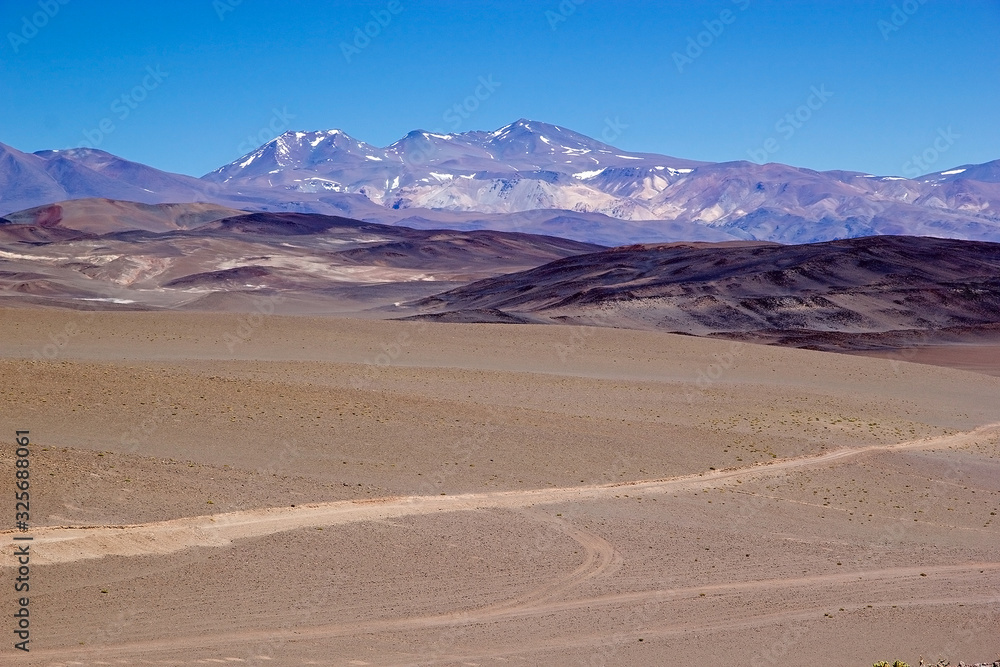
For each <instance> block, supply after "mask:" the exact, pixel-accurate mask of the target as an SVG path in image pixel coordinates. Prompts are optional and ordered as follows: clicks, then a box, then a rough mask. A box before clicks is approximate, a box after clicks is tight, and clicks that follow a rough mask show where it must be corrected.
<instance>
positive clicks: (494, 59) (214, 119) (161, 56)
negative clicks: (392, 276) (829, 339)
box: [0, 0, 1000, 176]
mask: <svg viewBox="0 0 1000 667" xmlns="http://www.w3.org/2000/svg"><path fill="white" fill-rule="evenodd" d="M576 1H577V2H580V4H576V3H575V2H574V1H573V0H563V2H562V3H561V5H560V1H559V0H535V1H518V0H507V1H504V2H499V1H492V0H487V1H477V2H471V1H463V2H457V1H441V2H420V1H417V0H396V2H388V1H386V2H382V1H376V2H352V1H339V2H335V3H334V2H319V1H312V0H299V1H296V0H286V1H283V2H271V1H266V0H242V2H239V1H238V0H216V1H215V2H213V0H174V1H172V2H136V1H135V0H129V1H128V2H125V1H118V0H111V1H106V2H100V3H97V2H86V1H85V0H62V2H65V3H66V4H62V3H61V2H60V0H41V1H39V0H4V1H3V2H2V3H0V35H2V39H0V91H2V93H3V94H2V96H0V142H3V143H6V144H9V145H11V146H13V147H15V148H18V149H20V150H24V151H36V150H40V149H46V148H66V147H72V146H77V145H80V144H81V142H83V141H85V139H86V137H87V136H88V134H89V137H90V138H91V139H97V141H95V142H94V143H96V144H97V145H98V146H99V147H100V148H102V149H104V150H107V151H110V152H112V153H115V154H117V155H121V156H122V157H125V158H128V159H132V160H137V161H140V162H144V163H147V164H150V165H152V166H155V167H159V168H161V169H167V170H170V171H177V172H181V173H187V174H192V175H198V176H200V175H202V174H204V173H206V172H208V171H210V170H212V169H215V168H216V167H218V166H220V165H222V164H224V163H227V162H230V161H232V160H234V159H236V158H237V157H239V155H240V154H241V153H243V152H246V150H247V148H248V146H249V143H248V142H249V137H250V136H255V137H259V138H261V139H264V140H266V139H269V138H270V137H271V136H273V134H274V132H273V130H283V129H303V130H315V129H330V128H340V129H343V130H344V131H346V132H347V133H348V134H350V135H352V136H354V137H356V138H358V139H361V140H364V141H367V142H369V143H372V144H375V145H379V146H384V145H387V144H389V143H391V142H392V141H394V140H396V139H398V138H399V137H401V136H402V135H403V134H405V133H406V132H407V131H409V130H411V129H417V128H421V129H427V130H446V131H451V130H453V129H457V130H458V131H465V130H470V129H495V128H497V127H500V126H502V125H504V124H506V123H509V122H511V121H513V120H516V119H517V118H520V117H527V118H531V119H535V120H543V121H547V122H550V123H554V124H558V125H562V126H565V127H568V128H571V129H574V130H577V131H580V132H583V133H585V134H588V135H591V136H594V137H600V136H601V135H602V133H604V134H605V136H606V137H614V141H613V143H615V144H616V145H618V146H620V147H622V148H625V149H627V150H635V151H651V152H659V153H666V154H668V155H674V156H678V157H685V158H692V159H701V160H711V161H723V160H738V159H749V158H750V157H751V154H750V153H748V151H757V154H758V155H760V154H761V153H760V151H761V150H762V149H763V147H764V146H765V142H766V140H767V139H768V138H772V139H773V140H774V141H773V142H772V143H770V144H769V146H770V147H771V148H772V149H774V150H773V151H772V152H771V153H769V154H767V155H766V157H767V160H768V161H776V162H785V163H788V164H793V165H797V166H805V167H811V168H814V169H853V170H858V171H867V172H873V173H878V174H900V173H902V171H903V166H904V165H905V164H906V163H907V161H908V160H909V159H910V157H911V156H912V155H914V154H919V153H921V152H923V151H924V150H925V149H928V148H929V147H932V146H933V145H934V141H935V139H936V137H938V133H939V132H940V131H945V132H947V131H948V128H949V127H950V128H951V134H952V138H951V139H950V140H949V142H948V144H947V150H946V151H944V152H943V153H941V154H940V156H939V157H938V159H937V161H936V162H935V163H934V164H931V165H928V166H929V167H930V169H928V171H931V170H939V169H944V168H946V167H949V166H953V165H957V164H962V163H967V162H985V161H988V160H993V159H997V158H1000V123H998V122H997V121H998V113H997V112H998V109H1000V0H990V1H987V0H961V2H958V1H950V0H925V2H920V0H905V1H903V0H885V1H881V0H873V1H870V2H860V1H853V0H830V1H828V2H817V1H809V0H801V1H787V2H768V1H765V0H715V1H712V2H651V1H650V2H630V1H627V0H614V1H610V0H585V1H582V2H581V0H576ZM894 5H895V7H896V8H897V9H898V11H897V12H896V15H895V17H894V16H893V12H894ZM46 7H47V8H48V13H49V14H53V15H52V16H51V17H49V16H46V15H45V14H44V10H45V8H46ZM560 7H562V9H560ZM56 8H57V9H56ZM391 9H397V10H399V11H398V12H397V13H392V11H390V10H391ZM223 10H226V11H223ZM228 10H231V11H228ZM570 10H572V11H570ZM372 11H375V12H376V15H378V16H380V17H381V18H382V20H383V22H385V23H387V25H385V26H381V25H377V24H372V25H370V26H369V30H370V32H373V33H375V32H377V34H376V36H375V37H373V38H371V39H370V43H367V44H366V43H365V41H364V40H363V39H361V40H358V42H357V44H358V45H360V46H361V47H363V48H360V49H358V50H357V51H356V52H354V51H352V52H350V53H348V54H347V55H346V56H345V54H344V48H343V44H345V43H346V44H351V43H352V42H354V40H355V37H356V32H355V28H361V29H364V27H365V25H366V23H370V22H372V21H374V20H375V19H374V18H373V15H372V14H371V12H372ZM725 11H728V12H730V13H728V14H723V12H725ZM220 15H221V17H222V18H221V19H220ZM562 19H565V20H562ZM894 19H895V21H894ZM26 21H27V23H26ZM706 21H707V22H708V27H706V25H705V23H704V22H706ZM880 21H882V23H881V24H880ZM37 24H41V27H40V28H37V29H35V28H36V25H37ZM376 27H377V30H376ZM710 29H714V30H715V32H717V33H718V34H711V32H710ZM699 33H702V34H700V35H699ZM12 34H13V35H14V37H12V36H11V35H12ZM689 38H690V39H691V40H695V41H698V40H699V38H700V41H701V42H702V44H703V45H704V46H701V47H691V48H690V51H689V52H688V53H685V51H687V50H688V49H689V46H690V42H689V41H688V40H689ZM355 48H356V47H355ZM698 48H700V49H701V52H700V53H699V52H698ZM675 54H681V55H683V56H684V58H688V57H689V56H693V57H691V58H690V61H687V60H683V61H681V62H680V63H679V64H678V58H677V56H676V55H675ZM679 65H680V66H679ZM147 68H151V69H147ZM157 70H158V71H159V73H160V74H159V75H158V76H155V77H154V76H153V75H151V74H150V72H151V71H152V72H156V71H157ZM480 77H483V78H484V79H487V80H489V79H490V77H492V81H493V82H494V84H498V85H495V87H494V86H493V85H491V86H490V87H491V88H493V90H489V89H487V88H486V87H481V84H480V83H479V80H480ZM824 86H825V91H826V92H828V93H832V95H830V96H829V97H828V98H827V99H821V98H820V97H816V96H814V97H812V98H811V99H810V94H811V92H810V91H811V89H812V88H813V87H816V89H818V90H824V89H823V87H824ZM137 87H138V88H137ZM477 88H478V92H479V94H480V97H482V98H484V99H482V100H478V99H475V98H474V97H473V98H471V99H470V96H474V95H475V94H476V93H477ZM123 95H125V96H126V98H125V100H124V101H123V100H122V96H123ZM822 97H824V98H826V97H827V95H826V94H825V93H824V95H823V96H822ZM808 102H812V105H813V106H814V107H816V108H814V109H808V108H807V109H805V110H801V109H800V110H799V119H798V120H795V121H794V122H788V121H785V122H783V123H782V119H783V117H785V115H786V114H788V113H795V112H796V109H797V108H798V107H800V105H803V104H806V103H808ZM456 104H458V105H460V109H461V113H458V112H456V111H454V106H455V105H456ZM473 107H475V108H473ZM449 109H451V110H452V111H451V112H450V113H449ZM275 111H277V112H279V113H278V114H277V117H276V115H275ZM284 113H287V114H290V115H291V116H294V118H291V119H287V123H286V122H285V119H283V118H280V116H281V115H282V114H284ZM126 114H127V115H126ZM463 116H467V117H463ZM802 118H807V119H806V120H804V121H802V120H801V119H802ZM105 119H106V122H105V124H104V130H108V129H110V128H111V126H113V129H112V130H111V131H109V132H105V131H103V130H102V129H101V122H102V121H105ZM616 119H617V122H618V123H619V124H621V125H624V126H626V127H619V128H618V129H615V130H610V129H608V130H606V128H607V123H608V120H610V121H611V122H612V123H614V122H615V121H616ZM286 124H287V128H286V127H285V125H286ZM955 135H957V136H955ZM254 143H257V142H256V140H255V141H254ZM938 143H939V147H941V146H943V145H944V142H940V141H939V142H938Z"/></svg>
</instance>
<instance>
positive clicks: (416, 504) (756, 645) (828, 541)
mask: <svg viewBox="0 0 1000 667" xmlns="http://www.w3.org/2000/svg"><path fill="white" fill-rule="evenodd" d="M0 345H2V353H0V440H2V442H3V448H2V452H3V454H2V457H0V470H4V471H7V472H5V473H4V474H3V475H0V490H2V491H3V496H4V497H6V498H8V499H11V501H10V503H9V504H10V508H9V511H11V512H13V483H14V478H13V470H14V467H13V458H14V454H13V452H14V448H13V444H14V443H13V440H14V433H15V431H16V430H29V431H30V434H31V441H32V443H33V445H32V454H31V473H32V477H31V479H32V486H31V490H32V507H31V517H32V520H31V530H30V535H31V536H32V537H33V541H32V543H31V553H32V561H31V565H32V568H31V651H30V653H22V652H16V653H15V651H13V649H12V648H11V644H12V642H10V641H5V642H4V644H3V646H2V647H0V663H3V664H11V665H15V664H16V665H21V664H24V665H29V664H30V665H36V664H37V665H51V666H53V667H54V666H57V665H59V666H62V665H88V666H90V665H126V664H128V665H132V664H135V665H211V664H233V665H373V666H375V665H378V666H390V665H482V666H487V665H710V664H711V665H723V664H726V665H779V664H782V665H824V666H826V665H828V666H832V667H838V666H843V667H848V666H852V667H857V666H860V665H870V664H872V662H873V661H875V660H883V659H885V660H889V661H892V660H893V659H901V660H907V661H908V662H910V663H911V664H916V663H917V661H918V660H919V659H920V658H921V657H923V658H924V659H925V660H927V661H928V662H935V661H937V660H939V659H942V658H945V659H950V660H951V661H952V662H953V663H957V661H958V660H965V661H967V662H974V661H985V660H992V659H995V658H997V657H1000V656H998V651H1000V640H998V637H1000V549H998V547H1000V527H998V525H1000V522H998V516H997V514H998V512H1000V377H996V373H997V364H996V356H997V348H996V347H995V346H993V347H990V346H983V347H982V348H981V350H978V351H977V350H976V349H964V350H963V351H962V352H961V353H960V354H959V355H958V356H959V357H960V358H959V360H958V361H955V359H954V358H952V357H950V356H949V355H948V354H947V353H932V352H927V353H921V354H927V355H931V356H933V357H934V358H933V359H931V361H933V362H934V363H938V364H941V365H928V364H921V363H914V361H926V360H928V359H923V358H915V357H914V355H906V354H903V353H899V354H894V353H892V352H883V353H881V354H883V356H885V357H888V358H874V357H864V356H849V355H845V354H837V353H831V352H818V351H811V350H802V349H787V348H779V347H771V346H764V345H757V344H750V343H739V342H732V341H729V340H713V339H707V338H696V337H693V336H684V335H675V334H665V333H657V332H650V331H633V330H624V329H615V328H591V327H582V326H552V325H547V326H543V325H504V324H446V323H433V322H420V321H381V320H373V319H351V318H332V317H305V316H279V315H270V316H263V315H261V314H259V313H258V314H256V315H254V316H249V315H247V314H246V313H244V314H240V313H196V312H95V311H90V312H88V311H74V310H68V309H55V308H36V307H18V308H6V309H3V310H0ZM948 365H953V366H959V367H960V368H948V367H947V366H948ZM969 369H971V370H969ZM991 372H992V373H993V374H990V373H991ZM16 535H17V533H16V532H14V531H11V530H7V531H5V532H4V533H3V535H2V542H3V545H4V546H3V549H4V554H5V556H4V558H3V560H2V562H0V567H2V571H3V573H4V578H5V581H7V582H8V583H6V584H5V585H4V588H3V589H4V590H5V591H7V594H6V597H5V598H4V599H3V601H2V604H3V605H4V609H5V610H6V609H11V608H12V607H11V605H12V604H13V602H14V593H13V592H12V588H11V586H10V585H9V582H10V581H11V580H12V578H13V572H14V562H13V559H12V558H11V556H10V554H11V553H12V545H13V538H14V537H15V536H16ZM4 616H5V617H6V618H7V621H6V624H7V625H8V626H9V627H8V628H4V634H5V635H6V636H7V637H8V638H9V637H11V636H12V635H11V631H12V630H13V623H12V618H11V614H10V613H6V612H5V613H4Z"/></svg>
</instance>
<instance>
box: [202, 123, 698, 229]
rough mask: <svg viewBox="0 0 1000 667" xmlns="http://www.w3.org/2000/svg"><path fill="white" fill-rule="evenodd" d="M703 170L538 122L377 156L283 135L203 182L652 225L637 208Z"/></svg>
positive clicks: (344, 144)
mask: <svg viewBox="0 0 1000 667" xmlns="http://www.w3.org/2000/svg"><path fill="white" fill-rule="evenodd" d="M702 164H705V163H702V162H693V161H691V160H681V159H678V158H671V157H667V156H664V155H653V154H645V153H630V152H627V151H622V150H620V149H617V148H615V147H613V146H609V145H607V144H605V143H602V142H600V141H597V140H595V139H591V138H590V137H587V136H584V135H582V134H579V133H576V132H573V131H571V130H567V129H565V128H561V127H558V126H555V125H549V124H547V123H540V122H537V121H529V120H524V119H521V120H519V121H517V122H514V123H511V124H510V125H507V126H505V127H502V128H500V129H499V130H496V131H494V132H482V131H476V132H465V133H462V134H434V133H430V132H423V131H419V130H415V131H413V132H410V133H409V134H407V135H406V136H405V137H403V138H402V139H400V140H399V141H397V142H395V143H393V144H391V145H390V146H387V147H385V148H376V147H374V146H371V145H370V144H366V143H364V142H361V141H357V140H355V139H352V138H351V137H349V136H348V135H346V134H345V133H343V132H342V131H340V130H331V131H327V132H287V133H285V134H283V135H281V136H280V137H278V138H276V139H274V140H273V141H270V142H268V143H267V144H265V145H264V146H262V147H260V148H259V149H257V150H256V151H254V152H253V153H250V154H249V155H245V156H243V157H242V158H240V159H239V160H237V161H235V162H233V163H232V164H229V165H226V166H225V167H222V168H221V169H219V170H217V171H214V172H212V173H211V174H208V175H207V176H205V178H206V179H207V180H210V181H213V182H217V183H220V184H226V185H230V186H232V185H237V186H240V187H252V188H258V187H269V188H274V187H278V188H282V189H285V190H291V191H296V192H309V193H312V192H323V191H327V192H348V193H357V194H362V195H364V196H366V197H368V198H369V199H371V200H372V201H373V202H375V203H377V204H381V205H383V206H388V207H391V208H396V209H400V208H417V207H421V208H432V209H445V210H452V211H477V212H480V213H515V212H520V211H529V210H534V209H552V208H556V209H566V210H572V211H579V212H596V213H603V214H606V215H609V216H611V217H615V218H620V219H624V220H654V219H656V215H655V214H654V213H653V212H652V211H651V210H648V209H647V208H644V207H643V206H641V205H640V206H637V205H636V202H637V197H640V196H642V195H646V196H652V195H654V194H656V193H659V192H661V191H662V190H663V189H664V188H665V187H666V186H667V185H669V184H670V183H671V182H673V181H674V180H677V179H678V178H679V177H681V176H682V175H683V174H685V173H689V172H690V171H691V169H692V168H694V167H697V166H699V165H702Z"/></svg>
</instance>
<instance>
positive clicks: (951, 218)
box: [0, 119, 1000, 245]
mask: <svg viewBox="0 0 1000 667" xmlns="http://www.w3.org/2000/svg"><path fill="white" fill-rule="evenodd" d="M83 197H106V198H113V199H125V200H132V201H137V202H142V203H150V204H155V203H164V202H197V201H202V202H213V203H216V204H221V205H225V206H229V207H234V208H241V209H245V210H258V211H291V212H303V213H325V214H329V215H343V216H348V217H353V218H357V219H362V220H365V221H369V222H378V223H387V224H404V225H408V226H411V227H417V228H423V229H428V228H434V227H450V228H453V229H476V228H480V229H481V228H491V229H497V230H507V231H523V232H531V233H540V234H550V235H557V236H558V235H562V236H567V237H569V238H574V239H577V240H581V241H590V242H595V243H602V244H606V245H614V244H625V243H635V242H656V241H663V240H680V239H699V240H724V239H734V238H737V239H759V240H770V241H778V242H784V243H800V242H815V241H824V240H831V239H839V238H849V237H856V236H864V235H872V234H913V235H927V236H940V237H950V238H964V239H973V240H987V241H1000V160H997V161H994V162H988V163H985V164H981V165H963V166H961V167H955V168H952V169H946V170H943V171H940V172H935V173H932V174H927V175H925V176H921V177H919V178H915V179H907V178H900V177H897V176H876V175H872V174H864V173H860V172H850V171H826V172H819V171H814V170H811V169H802V168H797V167H792V166H788V165H783V164H776V163H771V164H763V165H761V164H756V163H752V162H745V161H739V162H723V163H706V162H697V161H693V160H685V159H681V158H675V157H670V156H666V155H658V154H653V153H635V152H629V151H624V150H621V149H618V148H615V147H614V146H611V145H609V144H607V143H604V142H602V141H598V140H596V139H593V138H590V137H587V136H585V135H582V134H579V133H577V132H573V131H572V130H568V129H566V128H563V127H559V126H556V125H550V124H547V123H542V122H538V121H532V120H525V119H521V120H518V121H516V122H514V123H511V124H509V125H506V126H504V127H502V128H499V129H497V130H495V131H492V132H487V131H472V132H464V133H458V134H438V133H431V132H424V131H419V130H415V131H413V132H410V133H409V134H407V135H406V136H404V137H403V138H401V139H399V140H398V141H396V142H395V143H393V144H390V145H389V146H386V147H384V148H380V147H377V146H373V145H371V144H367V143H365V142H363V141H359V140H357V139H354V138H352V137H350V136H349V135H348V134H346V133H345V132H343V131H341V130H326V131H320V132H287V133H285V134H283V135H281V136H279V137H277V138H275V139H274V140H272V141H270V142H268V143H266V144H264V145H263V146H261V147H260V148H258V149H257V150H255V151H253V152H251V153H249V154H247V155H244V156H243V157H241V158H239V159H238V160H236V161H234V162H233V163H231V164H228V165H225V166H223V167H221V168H219V169H217V170H216V171H213V172H212V173H210V174H207V175H205V176H204V177H202V178H200V179H198V178H192V177H190V176H182V175H180V174H170V173H167V172H162V171H159V170H156V169H153V168H151V167H147V166H145V165H141V164H137V163H135V162H129V161H127V160H122V159H120V158H117V157H115V156H113V155H110V154H108V153H105V152H103V151H97V150H89V149H73V150H64V151H41V152H38V153H35V154H25V153H20V152H18V151H16V150H14V149H11V148H8V147H5V146H3V145H2V144H0V215H3V214H5V213H10V212H13V211H17V210H20V209H26V208H31V207H34V206H39V205H43V204H49V203H53V202H56V201H60V200H65V199H73V198H83Z"/></svg>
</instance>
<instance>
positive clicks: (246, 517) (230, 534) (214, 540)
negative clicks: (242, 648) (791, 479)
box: [2, 423, 1000, 567]
mask: <svg viewBox="0 0 1000 667" xmlns="http://www.w3.org/2000/svg"><path fill="white" fill-rule="evenodd" d="M995 431H1000V423H992V424H986V425H983V426H980V427H978V428H976V429H973V430H971V431H967V432H963V433H957V434H949V435H943V436H937V437H932V438H922V439H920V440H912V441H909V442H903V443H898V444H893V445H870V446H867V447H859V448H856V449H839V450H835V451H832V452H827V453H824V454H819V455H812V456H803V457H796V458H790V459H781V460H778V461H774V462H771V463H765V464H758V465H754V466H749V467H746V468H736V469H726V470H717V471H709V472H704V473H696V474H691V475H684V476H679V477H672V478H667V479H658V480H648V481H635V482H621V483H615V484H603V485H592V486H579V487H565V488H557V489H531V490H526V491H495V492H485V493H466V494H460V495H454V496H405V497H389V498H380V499H377V500H363V501H361V500H345V501H338V502H332V503H320V504H311V505H303V506H299V507H294V508H292V507H280V508H268V509H262V510H245V511H239V512H230V513H226V514H214V515H205V516H196V517H184V518H181V519H171V520H169V521H158V522H153V523H146V524H134V525H124V526H54V527H43V528H36V529H35V530H34V531H33V537H34V542H33V543H32V545H33V547H34V548H35V550H36V551H33V552H32V554H33V557H32V562H34V563H37V564H39V565H47V564H55V563H69V562H74V561H79V560H84V559H88V558H102V557H104V556H140V555H164V554H170V553H175V552H178V551H182V550H184V549H188V548H192V547H222V546H226V545H228V544H231V543H232V542H234V541H236V540H241V539H250V538H260V537H266V536H268V535H273V534H275V533H281V532H287V531H291V530H298V529H302V528H314V527H323V526H336V525H342V524H346V523H352V522H358V521H385V520H389V519H394V518H399V517H405V516H413V515H423V514H433V513H436V512H461V511H475V510H483V509H514V510H518V509H524V508H529V507H532V506H535V505H552V504H558V503H566V502H581V501H587V500H597V499H609V498H613V497H614V496H615V495H617V494H618V493H619V492H620V491H621V490H622V489H628V490H629V491H632V492H635V491H640V492H643V493H674V492H677V491H688V490H698V489H701V488H703V487H706V486H712V485H717V484H720V483H727V482H732V481H735V480H737V479H739V478H742V479H746V478H748V477H755V476H759V475H769V474H773V473H775V472H781V471H786V470H794V469H802V468H814V467H819V466H823V465H829V464H833V463H838V462H842V461H845V460H848V459H852V458H856V457H859V456H862V455H864V454H867V453H871V452H878V451H889V452H891V451H900V450H906V449H920V448H926V447H945V446H962V445H965V444H969V443H971V442H974V441H975V440H977V439H978V438H981V437H983V436H984V435H987V434H990V433H993V432H995ZM573 530H577V529H573ZM2 534H3V539H4V546H5V547H9V546H10V545H12V544H13V539H12V538H13V536H14V534H15V532H14V531H4V533H2ZM578 537H579V538H580V539H584V538H583V537H582V534H577V536H576V537H574V539H577V538H578ZM587 539H589V538H587ZM593 548H595V549H596V548H598V547H596V546H594V547H593ZM601 548H604V547H601ZM36 552H37V555H35V553H36ZM2 566H3V567H12V566H11V565H10V563H9V562H6V563H3V564H2Z"/></svg>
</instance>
